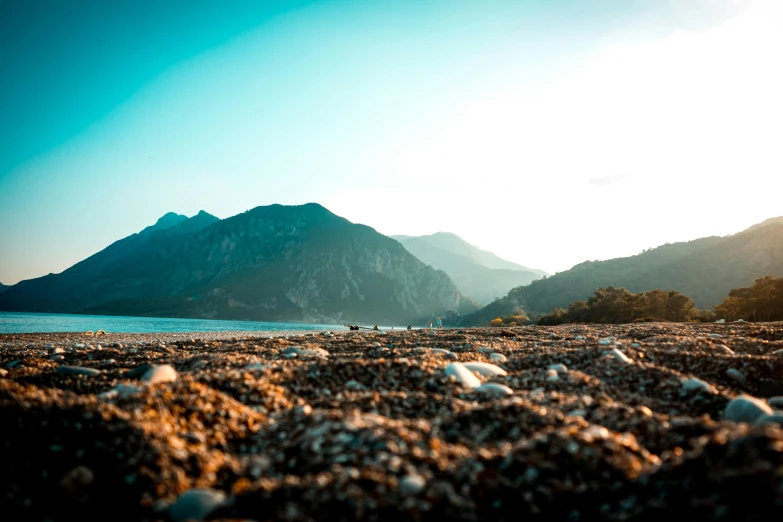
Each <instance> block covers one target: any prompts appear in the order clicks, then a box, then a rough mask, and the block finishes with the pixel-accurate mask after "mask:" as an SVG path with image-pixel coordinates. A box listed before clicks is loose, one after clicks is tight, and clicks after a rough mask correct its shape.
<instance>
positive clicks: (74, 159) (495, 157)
mask: <svg viewBox="0 0 783 522" xmlns="http://www.w3.org/2000/svg"><path fill="white" fill-rule="evenodd" d="M781 21H783V19H782V18H781V17H780V9H778V8H777V7H776V3H775V2H771V1H770V2H764V1H758V2H753V1H739V0H709V1H708V0H692V1H691V0H682V1H681V2H671V1H667V0H660V1H659V0H593V1H590V2H586V1H582V0H560V1H558V0H539V1H522V0H516V1H508V2H492V1H488V2H472V1H471V2H468V1H441V2H438V1H432V2H423V1H406V0H394V1H385V0H373V1H369V2H368V1H320V2H306V1H301V2H270V1H266V2H250V1H241V0H233V1H228V2H217V1H211V2H206V1H202V2H199V1H193V0H191V1H175V0H169V1H166V2H157V1H152V0H147V1H145V0H141V1H139V0H136V1H124V0H123V1H112V2H105V1H75V0H71V1H69V0H62V1H50V2H45V1H27V0H17V1H6V2H3V3H2V4H0V70H1V71H3V74H2V79H0V135H1V136H0V137H1V138H2V139H1V140H0V282H2V283H5V284H11V283H15V282H17V281H19V280H21V279H27V278H32V277H38V276H41V275H45V274H46V273H49V272H60V271H62V270H64V269H65V268H67V267H68V266H70V265H72V264H73V263H75V262H77V261H79V260H81V259H83V258H85V257H87V256H89V255H91V254H92V253H95V252H96V251H98V250H100V249H101V248H103V247H105V246H106V245H108V244H109V243H111V242H112V241H114V240H116V239H119V238H121V237H124V236H126V235H128V234H131V233H133V232H136V231H139V230H141V229H142V228H144V227H145V226H147V225H149V224H151V223H153V222H154V221H155V220H156V219H157V218H158V217H159V216H160V215H162V214H164V213H166V212H169V211H174V212H177V213H183V214H187V215H192V214H195V213H196V212H198V211H199V210H201V209H203V210H206V211H208V212H210V213H212V214H215V215H217V216H218V217H221V218H225V217H229V216H231V215H234V214H237V213H240V212H243V211H244V210H247V209H248V208H252V207H255V206H258V205H267V204H272V203H284V204H298V203H305V202H310V201H314V202H319V203H321V204H323V205H325V206H326V207H327V208H329V209H330V210H332V211H334V212H335V213H337V214H340V215H343V216H345V217H347V218H348V219H351V220H352V221H355V222H362V223H365V224H368V225H370V226H373V227H375V228H376V229H377V230H379V231H380V232H382V233H385V234H412V235H416V234H425V233H432V232H435V231H438V230H445V231H451V232H454V233H457V234H459V235H461V236H462V237H464V238H465V239H467V240H469V241H470V242H472V243H474V244H477V245H478V246H481V247H482V248H486V249H489V250H493V251H495V252H496V253H498V254H499V255H502V256H504V257H506V258H509V259H511V260H513V261H517V262H519V263H522V264H525V265H527V266H533V267H537V268H542V269H545V270H549V271H555V270H562V269H566V268H569V267H570V266H571V265H573V264H574V263H577V262H580V261H583V260H585V259H596V258H607V257H614V256H617V255H629V254H634V253H637V252H638V251H640V250H641V249H643V248H647V247H650V246H655V245H657V244H661V243H663V242H666V241H674V240H681V239H690V238H695V237H699V236H700V235H709V234H725V233H730V232H736V231H738V230H740V229H742V228H744V227H746V226H749V225H751V224H752V223H754V222H756V221H761V220H762V219H764V218H766V217H770V216H772V215H780V214H783V208H781V207H780V206H779V204H777V203H776V200H774V199H772V198H771V196H769V199H765V198H767V197H768V196H766V195H765V194H766V192H767V191H765V194H764V195H761V196H760V199H758V197H757V199H756V204H754V205H749V206H748V207H747V208H743V209H740V210H739V211H736V212H735V214H734V215H733V216H731V219H728V218H727V217H726V216H725V215H722V214H721V215H719V214H718V212H717V211H716V210H715V208H718V209H719V208H720V205H719V204H714V203H716V202H717V203H720V202H723V201H724V200H725V201H729V199H730V198H732V197H736V196H737V195H738V192H737V189H736V188H735V189H733V190H730V189H725V190H722V189H721V190H719V189H718V188H711V189H708V190H707V191H706V192H705V193H704V194H702V196H704V197H706V198H707V199H710V198H712V199H711V201H712V202H713V205H707V204H706V203H705V204H704V206H703V207H702V206H699V205H696V206H693V208H692V211H693V212H695V213H698V215H700V216H702V219H700V220H698V221H697V222H689V223H687V224H683V223H682V220H680V222H679V223H678V222H677V221H676V220H674V219H669V218H667V219H663V220H660V219H659V220H655V219H653V218H652V217H650V216H649V215H647V214H648V213H639V214H640V215H638V216H632V217H630V218H628V217H627V218H625V219H623V220H622V221H623V224H622V227H628V230H634V231H635V232H634V238H633V239H632V240H628V241H625V242H623V244H606V245H603V246H601V245H595V244H594V242H590V243H588V242H585V240H584V238H583V236H584V234H579V233H578V232H575V231H574V230H573V224H574V223H575V222H578V223H582V224H586V225H587V224H588V223H589V227H590V228H594V229H601V228H604V229H606V228H607V227H611V226H618V225H616V218H617V216H616V215H615V214H614V213H613V212H612V211H611V209H612V208H614V205H615V204H619V203H620V202H623V201H634V202H636V203H638V204H641V205H643V206H644V205H647V204H649V203H650V202H651V201H652V200H651V199H649V198H656V197H657V198H663V197H665V198H667V199H666V201H667V205H678V204H687V205H691V204H692V202H693V200H694V195H695V192H694V191H695V190H697V188H698V187H703V186H704V185H705V184H706V185H710V186H713V185H714V186H716V187H717V186H718V185H720V184H722V183H723V182H724V181H726V180H731V179H734V178H732V176H735V177H736V176H738V175H740V174H742V175H743V176H745V179H746V181H747V180H751V181H756V182H765V183H767V184H768V185H769V183H772V184H773V186H772V188H776V185H774V184H775V183H779V181H775V180H776V179H779V178H775V175H780V177H781V178H783V170H781V168H780V167H781V160H780V157H779V156H780V155H779V154H777V155H775V154H774V150H775V148H776V145H775V144H776V143H779V138H780V134H781V130H780V126H779V123H778V126H777V127H770V129H767V128H766V126H767V125H770V126H771V125H772V122H773V121H774V118H776V117H779V116H780V115H781V114H783V109H781V102H780V95H779V92H781V91H780V90H779V89H778V87H780V86H781V85H783V83H782V82H781V80H780V76H779V73H777V72H776V71H773V70H771V69H772V68H770V67H769V62H767V59H773V60H774V56H775V54H776V53H774V52H773V51H772V50H771V49H774V48H779V47H777V45H776V44H778V43H781V42H780V39H779V37H778V36H777V32H778V31H776V30H775V27H779V25H776V24H778V23H779V22H781ZM740 43H741V45H739V44H740ZM727 49H728V50H730V52H726V50H727ZM718 52H720V53H722V54H717V53H718ZM700 82H701V83H700ZM727 82H728V83H727ZM705 86H709V88H708V89H707V87H705ZM708 102H709V103H708ZM710 104H712V105H710ZM711 107H714V108H715V110H716V111H718V112H719V113H720V116H721V117H720V118H718V117H716V116H715V114H714V112H713V111H711V110H710V108H711ZM679 118H682V121H675V120H678V119H679ZM748 118H755V119H751V120H749V119H748ZM777 121H778V122H779V121H780V119H778V120H777ZM716 125H717V126H718V127H716ZM720 125H725V126H726V128H727V129H728V130H727V132H724V133H720V134H716V128H720ZM737 125H742V128H743V129H745V131H744V133H743V134H742V135H739V134H736V135H735V134H733V133H734V132H736V130H731V129H736V126H737ZM749 125H751V126H752V129H755V131H753V130H751V131H748V126H749ZM686 131H687V139H686V137H683V136H685V134H683V136H679V134H678V133H685V132H686ZM748 132H751V135H750V136H749V135H748ZM631 136H635V137H636V138H637V139H635V140H634V141H633V142H629V143H627V144H626V143H624V140H628V139H630V137H631ZM692 136H697V137H699V136H701V138H697V139H695V140H691V137H692ZM708 138H709V139H708ZM683 143H687V146H686V147H683ZM727 144H730V145H731V146H732V147H733V148H731V147H727ZM732 150H733V151H734V152H732ZM750 155H752V158H753V160H752V161H750V162H748V161H746V160H747V158H748V156H750ZM653 156H654V158H653V159H650V160H649V161H648V160H647V159H648V158H651V157H653ZM660 158H668V162H663V160H661V159H660ZM672 158H674V159H676V161H673V160H672ZM705 158H706V159H705ZM642 159H645V160H644V161H642ZM716 166H717V169H718V170H716ZM748 176H750V178H748ZM754 176H755V177H754ZM712 181H716V183H712ZM717 181H720V183H718V182H717ZM653 182H654V183H653ZM651 183H653V184H654V185H656V186H657V187H658V188H656V187H650V186H649V185H650V184H651ZM740 192H741V190H740ZM595 201H612V202H613V203H611V204H610V205H599V206H600V207H601V208H600V209H598V210H596V211H594V212H591V213H590V214H591V215H590V216H589V220H587V221H586V220H585V211H586V210H587V209H590V208H591V202H595ZM607 207H608V208H607ZM542 220H545V222H546V223H548V224H549V225H548V226H550V227H552V228H551V229H547V228H546V227H542V224H541V221H542ZM526 228H528V229H535V230H528V232H527V237H528V241H526V242H524V243H522V242H519V241H515V242H513V243H510V242H509V240H508V234H509V232H512V231H513V233H514V234H520V232H521V231H524V230H525V229H526ZM622 230H623V231H625V230H626V228H622ZM547 231H549V232H556V233H559V234H562V235H561V237H562V242H563V244H560V243H561V242H560V241H558V245H553V244H552V242H551V240H550V236H547V234H546V232H547ZM569 234H571V235H569Z"/></svg>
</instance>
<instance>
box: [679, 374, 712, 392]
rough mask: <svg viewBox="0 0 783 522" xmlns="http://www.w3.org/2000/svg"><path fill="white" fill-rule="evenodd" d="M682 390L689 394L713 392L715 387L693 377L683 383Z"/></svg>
mask: <svg viewBox="0 0 783 522" xmlns="http://www.w3.org/2000/svg"><path fill="white" fill-rule="evenodd" d="M682 389H683V391H686V392H689V393H690V392H695V391H705V392H711V391H712V390H713V387H712V385H710V384H709V383H707V382H705V381H702V380H701V379H697V378H695V377H693V378H691V379H688V380H686V381H685V382H683V383H682Z"/></svg>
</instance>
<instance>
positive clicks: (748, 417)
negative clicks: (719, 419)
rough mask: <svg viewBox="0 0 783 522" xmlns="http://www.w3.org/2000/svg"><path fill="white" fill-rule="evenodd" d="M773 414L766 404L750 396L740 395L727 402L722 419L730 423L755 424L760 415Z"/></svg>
mask: <svg viewBox="0 0 783 522" xmlns="http://www.w3.org/2000/svg"><path fill="white" fill-rule="evenodd" d="M772 413H773V410H772V408H770V407H769V405H767V403H766V402H764V401H762V400H761V399H757V398H755V397H751V396H750V395H740V396H738V397H735V398H733V399H732V400H730V401H729V404H728V405H727V406H726V411H725V412H724V413H723V418H724V419H725V420H727V421H732V422H755V421H757V420H758V419H759V417H761V416H762V415H770V414H772Z"/></svg>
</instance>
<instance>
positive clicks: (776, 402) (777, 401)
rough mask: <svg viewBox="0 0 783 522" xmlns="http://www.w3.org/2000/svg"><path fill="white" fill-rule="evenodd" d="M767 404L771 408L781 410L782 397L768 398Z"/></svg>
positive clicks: (782, 404) (782, 405) (782, 406)
mask: <svg viewBox="0 0 783 522" xmlns="http://www.w3.org/2000/svg"><path fill="white" fill-rule="evenodd" d="M767 404H769V405H770V406H772V407H773V408H783V397H770V398H769V399H767Z"/></svg>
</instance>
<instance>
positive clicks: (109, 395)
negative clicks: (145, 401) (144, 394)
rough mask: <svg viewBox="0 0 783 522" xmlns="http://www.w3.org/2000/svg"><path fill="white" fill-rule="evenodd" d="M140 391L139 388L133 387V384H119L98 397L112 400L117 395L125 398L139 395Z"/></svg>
mask: <svg viewBox="0 0 783 522" xmlns="http://www.w3.org/2000/svg"><path fill="white" fill-rule="evenodd" d="M140 391H141V388H139V387H138V386H134V385H133V384H126V383H122V382H121V383H119V384H118V385H117V386H115V387H114V388H112V389H111V390H107V391H105V392H103V393H101V394H100V395H98V397H100V398H101V399H113V398H114V397H117V396H118V395H119V396H120V397H127V396H129V395H133V394H135V393H139V392H140Z"/></svg>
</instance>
